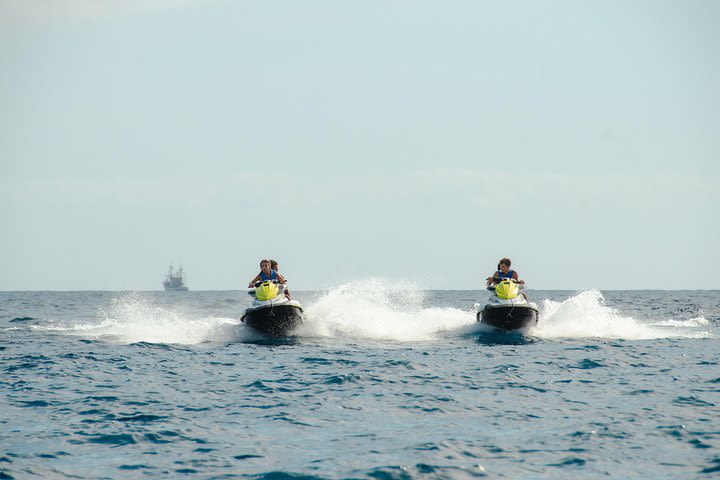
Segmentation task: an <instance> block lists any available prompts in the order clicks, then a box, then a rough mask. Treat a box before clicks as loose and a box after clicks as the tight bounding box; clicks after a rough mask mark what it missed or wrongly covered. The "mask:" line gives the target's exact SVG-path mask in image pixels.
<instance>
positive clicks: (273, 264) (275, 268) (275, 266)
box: [270, 260, 278, 270]
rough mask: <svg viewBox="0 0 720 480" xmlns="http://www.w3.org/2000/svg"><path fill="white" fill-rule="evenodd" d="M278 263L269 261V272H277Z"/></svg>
mask: <svg viewBox="0 0 720 480" xmlns="http://www.w3.org/2000/svg"><path fill="white" fill-rule="evenodd" d="M277 267H278V263H277V262H276V261H275V260H270V270H277Z"/></svg>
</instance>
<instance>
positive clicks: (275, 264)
mask: <svg viewBox="0 0 720 480" xmlns="http://www.w3.org/2000/svg"><path fill="white" fill-rule="evenodd" d="M270 270H272V271H273V272H275V273H276V274H277V273H278V271H279V270H280V265H278V262H276V261H275V260H272V259H271V260H270ZM285 297H286V298H287V299H288V300H290V290H288V288H287V284H286V285H285Z"/></svg>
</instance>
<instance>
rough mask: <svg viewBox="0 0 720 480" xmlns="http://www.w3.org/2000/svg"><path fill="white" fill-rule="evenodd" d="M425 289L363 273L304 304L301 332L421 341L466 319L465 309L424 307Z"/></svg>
mask: <svg viewBox="0 0 720 480" xmlns="http://www.w3.org/2000/svg"><path fill="white" fill-rule="evenodd" d="M425 296H426V293H425V292H424V291H423V290H421V289H418V288H417V287H416V286H415V285H413V284H410V283H398V282H389V281H386V280H382V279H369V280H363V281H358V282H351V283H347V284H345V285H341V286H340V287H338V288H336V289H334V290H331V291H329V292H327V293H326V294H325V295H323V296H322V297H321V298H320V299H318V300H317V301H316V302H314V303H312V304H311V305H308V306H307V307H306V309H305V311H306V314H307V322H306V323H305V324H304V325H303V327H302V329H301V333H302V334H304V335H310V336H323V337H359V338H366V339H376V340H397V341H425V340H432V339H434V338H435V337H436V334H437V333H439V332H442V331H447V330H453V329H457V328H459V327H463V326H466V325H468V324H472V323H473V322H474V321H475V319H474V317H473V314H472V313H471V312H470V311H463V310H459V309H457V308H450V307H446V308H426V307H424V306H423V303H424V300H425Z"/></svg>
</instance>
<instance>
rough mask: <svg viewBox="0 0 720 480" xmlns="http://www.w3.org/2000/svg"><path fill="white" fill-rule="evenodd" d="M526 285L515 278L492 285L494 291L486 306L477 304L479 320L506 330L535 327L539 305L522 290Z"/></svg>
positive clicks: (491, 289)
mask: <svg viewBox="0 0 720 480" xmlns="http://www.w3.org/2000/svg"><path fill="white" fill-rule="evenodd" d="M524 289H525V286H524V285H523V284H521V283H518V282H516V281H515V280H501V281H500V282H499V283H498V284H497V285H490V286H489V287H488V290H490V291H491V292H493V294H492V295H491V296H490V299H489V300H488V303H487V304H485V306H481V305H480V304H479V303H476V304H475V315H476V317H477V321H478V322H480V323H483V324H485V325H490V326H492V327H495V328H497V329H500V330H504V331H506V332H509V331H512V330H522V329H525V328H530V327H534V326H535V325H537V322H538V307H537V305H536V304H534V303H532V302H529V301H528V299H527V295H526V294H525V292H522V290H524Z"/></svg>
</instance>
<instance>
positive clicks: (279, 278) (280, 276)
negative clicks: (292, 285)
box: [275, 272, 287, 283]
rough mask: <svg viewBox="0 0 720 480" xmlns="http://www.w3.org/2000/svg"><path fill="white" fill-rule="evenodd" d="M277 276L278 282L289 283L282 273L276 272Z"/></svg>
mask: <svg viewBox="0 0 720 480" xmlns="http://www.w3.org/2000/svg"><path fill="white" fill-rule="evenodd" d="M275 276H277V279H278V282H280V283H287V280H285V277H283V276H282V275H280V272H275Z"/></svg>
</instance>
